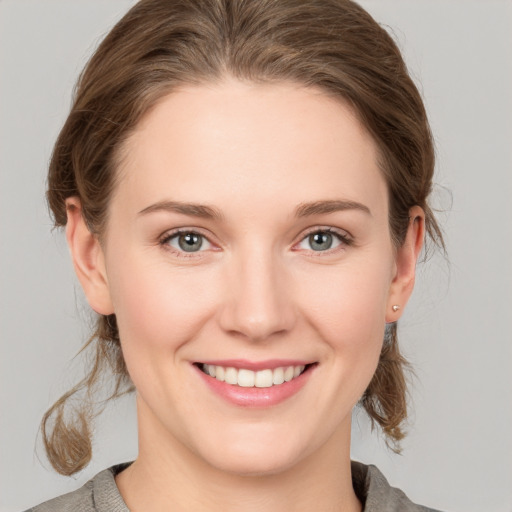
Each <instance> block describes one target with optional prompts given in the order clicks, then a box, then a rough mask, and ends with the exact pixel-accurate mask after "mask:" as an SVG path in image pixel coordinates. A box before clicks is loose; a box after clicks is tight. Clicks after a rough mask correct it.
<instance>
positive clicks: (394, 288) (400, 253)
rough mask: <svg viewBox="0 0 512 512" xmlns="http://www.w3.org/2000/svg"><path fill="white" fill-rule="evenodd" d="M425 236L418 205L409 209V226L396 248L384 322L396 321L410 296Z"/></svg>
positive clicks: (421, 214)
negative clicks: (393, 273) (400, 244)
mask: <svg viewBox="0 0 512 512" xmlns="http://www.w3.org/2000/svg"><path fill="white" fill-rule="evenodd" d="M424 237H425V212H424V211H423V209H422V208H420V207H419V206H414V207H412V208H411V209H410V210H409V227H408V228H407V235H406V237H405V240H404V243H403V244H402V246H401V247H399V248H398V249H397V252H396V258H395V267H396V272H395V276H394V278H393V281H392V282H391V287H390V290H389V297H388V303H387V309H386V323H392V322H396V321H397V320H398V319H399V318H400V317H401V316H402V313H403V310H404V307H405V305H406V304H407V301H408V300H409V297H410V296H411V293H412V290H413V288H414V279H415V276H416V262H417V261H418V257H419V255H420V252H421V249H422V247H423V240H424Z"/></svg>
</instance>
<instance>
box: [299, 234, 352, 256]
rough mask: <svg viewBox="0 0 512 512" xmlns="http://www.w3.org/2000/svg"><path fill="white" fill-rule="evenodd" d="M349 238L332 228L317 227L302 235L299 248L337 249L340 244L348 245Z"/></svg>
mask: <svg viewBox="0 0 512 512" xmlns="http://www.w3.org/2000/svg"><path fill="white" fill-rule="evenodd" d="M350 242H351V240H350V238H349V237H348V235H347V234H345V233H340V232H337V231H334V230H333V229H332V228H328V229H317V230H316V231H312V232H311V233H309V234H308V235H307V236H306V237H304V238H303V239H302V240H301V242H300V243H299V248H301V249H306V250H312V251H315V252H326V251H329V250H332V249H337V248H338V247H340V246H342V245H350Z"/></svg>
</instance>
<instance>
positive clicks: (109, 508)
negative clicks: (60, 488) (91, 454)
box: [26, 464, 129, 512]
mask: <svg viewBox="0 0 512 512" xmlns="http://www.w3.org/2000/svg"><path fill="white" fill-rule="evenodd" d="M126 466H127V465H126V464H120V465H118V466H113V467H111V468H109V469H105V470H104V471H102V472H101V473H98V474H97V475H96V476H95V477H94V478H92V479H91V480H89V481H88V482H87V483H86V484H85V485H83V486H82V487H80V489H77V490H76V491H73V492H70V493H68V494H63V495H62V496H59V497H57V498H53V499H51V500H49V501H45V502H44V503H41V504H40V505H37V506H35V507H32V508H31V509H29V510H27V511H26V512H129V511H128V508H127V506H126V504H125V503H124V501H123V498H122V497H121V495H120V494H119V489H118V488H117V485H116V482H115V479H114V477H115V475H116V474H117V473H119V472H120V471H122V470H123V469H124V468H125V467H126Z"/></svg>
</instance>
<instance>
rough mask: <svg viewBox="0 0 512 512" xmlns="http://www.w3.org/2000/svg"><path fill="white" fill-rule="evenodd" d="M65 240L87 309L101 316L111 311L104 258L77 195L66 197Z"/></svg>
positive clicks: (112, 309) (112, 310)
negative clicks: (87, 304)
mask: <svg viewBox="0 0 512 512" xmlns="http://www.w3.org/2000/svg"><path fill="white" fill-rule="evenodd" d="M66 213H67V224H66V239H67V242H68V246H69V249H70V251H71V258H72V260H73V266H74V268H75V272H76V275H77V277H78V280H79V281H80V284H81V285H82V288H83V290H84V293H85V296H86V297H87V301H88V302H89V304H90V306H91V308H92V309H93V310H94V311H96V313H99V314H101V315H110V314H112V313H113V312H114V308H113V307H112V301H111V298H110V291H109V287H108V280H107V273H106V269H105V258H104V254H103V249H102V247H101V245H100V242H99V240H98V237H97V236H96V235H94V234H93V233H91V231H89V228H88V227H87V225H86V223H85V221H84V218H83V216H82V204H81V202H80V199H79V198H78V197H69V198H68V199H66Z"/></svg>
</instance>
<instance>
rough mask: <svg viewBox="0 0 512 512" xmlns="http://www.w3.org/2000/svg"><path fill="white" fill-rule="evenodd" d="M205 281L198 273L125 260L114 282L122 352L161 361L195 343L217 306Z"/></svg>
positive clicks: (113, 293)
mask: <svg viewBox="0 0 512 512" xmlns="http://www.w3.org/2000/svg"><path fill="white" fill-rule="evenodd" d="M205 281H206V282H208V280H206V279H205V276H203V275H201V272H198V271H197V269H195V270H194V269H178V270H173V272H171V271H170V269H169V267H168V266H167V265H165V264H161V263H156V264H152V265H151V264H150V265H148V264H147V263H145V262H144V261H143V258H139V259H137V258H133V259H129V258H125V259H124V261H123V263H122V264H121V265H119V266H118V267H117V269H116V272H115V274H114V276H113V277H112V279H111V280H110V284H111V291H112V299H113V303H114V310H115V313H116V317H117V323H118V326H119V333H120V336H121V340H122V344H123V350H124V351H125V352H126V351H127V350H130V351H138V352H141V353H142V352H150V351H155V350H156V353H155V355H156V357H158V354H159V350H169V349H173V350H176V349H177V348H178V347H179V346H180V345H181V344H183V343H186V341H188V340H190V339H191V338H193V337H194V335H195V334H196V332H197V331H198V329H199V328H200V326H201V325H202V322H203V320H204V319H205V317H207V316H208V315H209V313H210V311H211V310H212V306H213V305H214V302H215V299H214V297H213V296H212V294H211V293H210V290H211V287H205V286H204V282H205ZM126 355H127V356H128V354H126Z"/></svg>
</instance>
